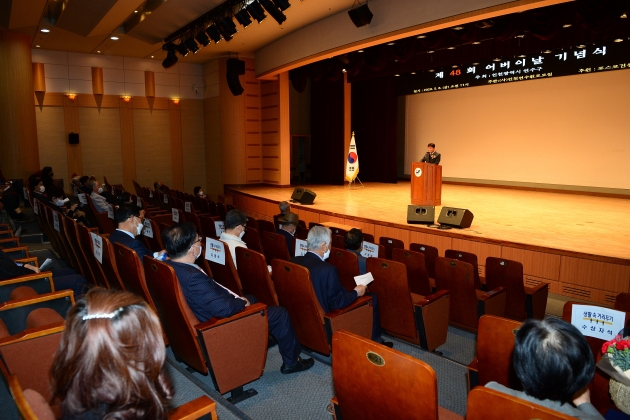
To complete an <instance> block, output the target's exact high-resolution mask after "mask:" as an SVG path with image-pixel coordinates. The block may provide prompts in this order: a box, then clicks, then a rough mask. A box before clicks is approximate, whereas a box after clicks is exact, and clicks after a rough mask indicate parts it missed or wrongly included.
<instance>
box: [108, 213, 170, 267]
mask: <svg viewBox="0 0 630 420" xmlns="http://www.w3.org/2000/svg"><path fill="white" fill-rule="evenodd" d="M115 220H116V223H118V228H117V229H116V230H115V231H114V233H112V234H111V235H110V236H109V241H110V242H111V243H113V244H122V245H124V246H126V247H129V248H131V249H133V250H134V251H136V254H138V257H139V258H140V261H142V259H143V257H144V256H145V255H148V256H150V257H153V258H158V259H160V260H165V259H166V258H167V255H166V251H165V250H162V251H160V252H151V250H150V249H149V248H147V246H146V245H145V244H144V243H142V241H139V240H138V239H136V236H140V234H142V229H143V227H144V210H142V209H140V207H138V206H136V205H135V204H133V203H123V204H121V205H120V207H118V210H117V211H116V219H115Z"/></svg>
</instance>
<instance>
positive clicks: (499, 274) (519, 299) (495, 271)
mask: <svg viewBox="0 0 630 420" xmlns="http://www.w3.org/2000/svg"><path fill="white" fill-rule="evenodd" d="M524 281H525V280H524V277H523V264H521V263H520V262H518V261H512V260H506V259H505V258H495V257H488V258H486V289H487V290H494V289H496V288H497V287H505V289H506V290H505V316H506V317H508V318H512V319H517V320H521V321H524V320H525V318H527V312H526V309H525V299H526V298H525V285H524Z"/></svg>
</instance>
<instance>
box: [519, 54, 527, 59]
mask: <svg viewBox="0 0 630 420" xmlns="http://www.w3.org/2000/svg"><path fill="white" fill-rule="evenodd" d="M525 57H527V56H526V55H525V54H521V55H519V56H518V58H525Z"/></svg>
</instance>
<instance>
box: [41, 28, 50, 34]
mask: <svg viewBox="0 0 630 420" xmlns="http://www.w3.org/2000/svg"><path fill="white" fill-rule="evenodd" d="M40 31H41V32H43V33H45V34H47V33H48V32H50V29H46V28H42V29H40Z"/></svg>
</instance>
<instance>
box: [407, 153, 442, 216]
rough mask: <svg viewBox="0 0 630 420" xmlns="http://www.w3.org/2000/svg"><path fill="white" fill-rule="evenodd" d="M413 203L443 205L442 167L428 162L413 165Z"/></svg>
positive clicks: (413, 163)
mask: <svg viewBox="0 0 630 420" xmlns="http://www.w3.org/2000/svg"><path fill="white" fill-rule="evenodd" d="M411 203H412V204H415V205H417V206H440V205H442V167H441V166H440V165H434V164H432V163H426V162H412V163H411Z"/></svg>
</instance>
